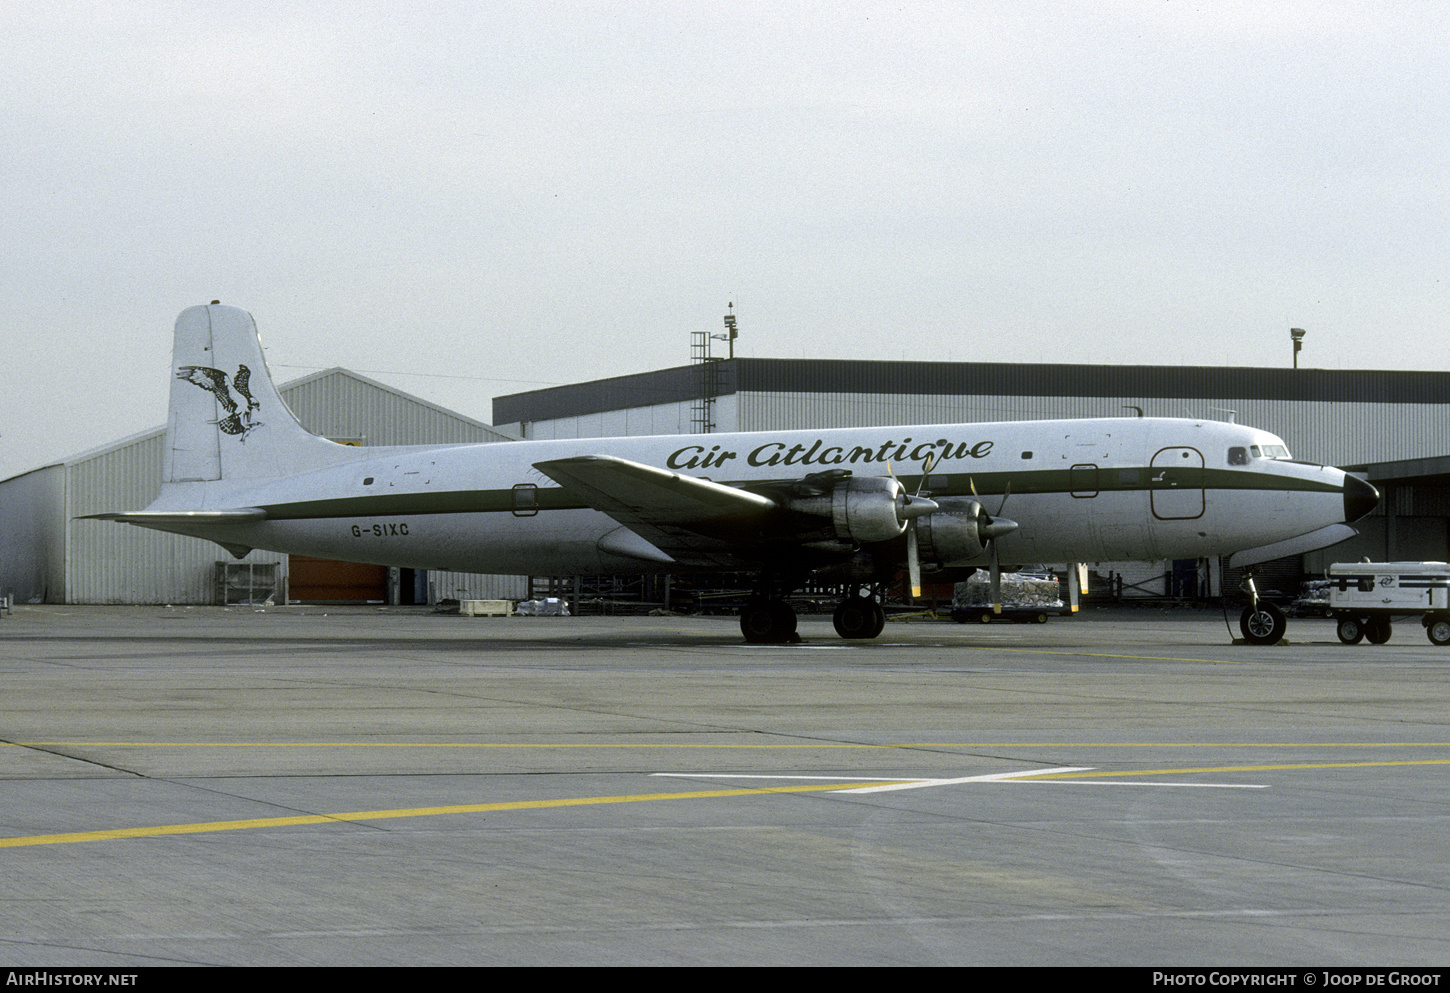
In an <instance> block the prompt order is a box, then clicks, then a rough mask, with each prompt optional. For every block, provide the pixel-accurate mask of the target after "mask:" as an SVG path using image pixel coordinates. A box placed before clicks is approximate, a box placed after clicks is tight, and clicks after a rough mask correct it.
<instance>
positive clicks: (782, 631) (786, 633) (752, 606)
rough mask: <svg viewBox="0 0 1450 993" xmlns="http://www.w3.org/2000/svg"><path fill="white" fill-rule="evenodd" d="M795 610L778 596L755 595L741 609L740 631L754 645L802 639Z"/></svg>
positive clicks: (779, 643)
mask: <svg viewBox="0 0 1450 993" xmlns="http://www.w3.org/2000/svg"><path fill="white" fill-rule="evenodd" d="M795 625H796V617H795V610H794V609H792V608H791V605H790V604H788V603H786V602H785V601H784V600H782V599H779V598H778V597H766V596H753V597H751V598H750V599H749V600H747V601H745V609H744V610H742V611H740V633H741V634H743V635H745V640H746V641H748V642H750V643H751V644H752V645H783V644H785V643H786V642H788V641H800V635H798V634H796V633H795Z"/></svg>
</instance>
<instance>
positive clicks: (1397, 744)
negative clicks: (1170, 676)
mask: <svg viewBox="0 0 1450 993" xmlns="http://www.w3.org/2000/svg"><path fill="white" fill-rule="evenodd" d="M0 748H519V749H527V748H601V749H602V748H646V749H647V748H657V749H702V750H703V749H732V748H734V749H756V750H766V751H769V750H788V749H801V748H840V749H865V750H871V749H876V750H890V749H902V748H1450V741H1317V742H1308V741H916V742H899V743H896V744H887V745H870V744H857V743H852V742H825V741H823V742H776V743H773V744H743V743H741V744H706V743H694V744H691V743H681V742H659V743H644V742H593V743H589V742H557V741H544V742H509V741H4V742H0Z"/></svg>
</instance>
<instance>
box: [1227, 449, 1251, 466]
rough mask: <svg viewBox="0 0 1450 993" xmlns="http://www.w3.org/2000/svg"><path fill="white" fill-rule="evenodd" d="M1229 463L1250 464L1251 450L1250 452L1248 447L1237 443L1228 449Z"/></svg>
mask: <svg viewBox="0 0 1450 993" xmlns="http://www.w3.org/2000/svg"><path fill="white" fill-rule="evenodd" d="M1228 464H1229V465H1248V464H1249V452H1248V449H1246V448H1244V447H1243V446H1241V445H1235V446H1234V447H1233V448H1230V449H1229V450H1228Z"/></svg>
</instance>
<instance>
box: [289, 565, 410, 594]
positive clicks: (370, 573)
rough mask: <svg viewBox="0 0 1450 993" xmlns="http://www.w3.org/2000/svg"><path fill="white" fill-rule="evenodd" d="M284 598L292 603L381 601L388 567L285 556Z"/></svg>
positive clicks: (386, 586) (384, 592)
mask: <svg viewBox="0 0 1450 993" xmlns="http://www.w3.org/2000/svg"><path fill="white" fill-rule="evenodd" d="M287 569H288V577H287V599H288V600H289V601H290V602H293V603H315V602H319V601H323V602H342V603H385V602H386V601H387V597H388V567H387V566H382V565H363V564H361V563H358V562H334V561H333V560H332V559H314V558H311V557H309V556H306V555H292V556H289V557H288V567H287Z"/></svg>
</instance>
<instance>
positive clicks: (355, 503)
mask: <svg viewBox="0 0 1450 993" xmlns="http://www.w3.org/2000/svg"><path fill="white" fill-rule="evenodd" d="M898 478H899V479H900V480H901V482H902V485H904V486H905V487H906V489H907V491H908V492H911V493H915V492H916V491H917V488H918V486H919V484H920V481H921V476H920V475H915V476H899V477H898ZM929 479H930V484H929V485H928V486H927V487H926V488H925V489H926V491H927V492H929V493H930V494H931V495H932V496H933V497H945V496H971V495H972V487H973V486H975V487H976V491H977V493H978V494H980V495H982V496H983V497H994V496H1000V495H1001V494H1002V493H1004V492H1006V490H1007V488H1008V486H1009V485H1010V487H1011V492H1012V494H1013V495H1014V496H1019V495H1022V494H1043V493H1059V494H1071V495H1073V496H1077V497H1081V498H1090V497H1094V496H1097V495H1098V494H1101V493H1126V492H1135V491H1138V492H1149V491H1151V492H1177V493H1182V492H1191V491H1194V490H1200V489H1202V490H1240V491H1243V490H1250V491H1251V490H1283V491H1297V492H1305V493H1339V492H1341V488H1340V487H1339V486H1337V485H1335V484H1334V483H1332V482H1329V481H1327V480H1324V481H1320V480H1314V479H1299V478H1296V477H1293V476H1279V475H1275V474H1272V473H1263V472H1250V471H1246V470H1243V469H1208V468H1197V467H1194V468H1163V467H1155V468H1151V469H1150V468H1147V467H1142V466H1138V467H1109V468H1103V467H1088V468H1083V467H1079V468H1075V469H1070V468H1062V469H1039V470H1035V471H1033V472H975V473H964V472H963V473H932V474H931V475H930V477H929ZM792 482H796V480H794V479H783V480H753V479H752V480H739V481H735V482H730V483H727V484H726V485H730V486H737V487H739V488H741V489H745V490H750V491H753V492H769V491H770V490H771V488H772V487H773V486H780V485H787V484H789V483H792ZM943 484H945V485H943ZM532 495H533V497H534V504H533V506H534V507H537V509H538V510H540V511H544V510H587V509H589V506H588V504H585V503H583V502H581V501H580V500H579V498H578V497H576V496H574V495H573V494H572V493H570V492H569V491H568V490H566V489H563V488H562V487H553V486H550V487H541V488H539V489H537V490H535V491H533V494H532ZM514 500H515V490H514V489H513V488H509V489H494V490H444V491H441V492H435V491H430V490H426V489H425V490H418V491H414V492H409V493H387V494H381V493H380V494H373V493H366V494H360V495H358V496H351V497H338V498H333V499H328V500H302V501H297V502H295V503H291V502H289V503H279V504H262V505H261V508H262V509H263V510H265V511H266V512H267V519H268V520H273V521H287V520H304V519H317V518H339V517H394V516H400V515H404V514H413V515H416V514H489V513H511V512H513V511H515V510H517V509H523V508H518V507H516V506H515V503H514Z"/></svg>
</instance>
